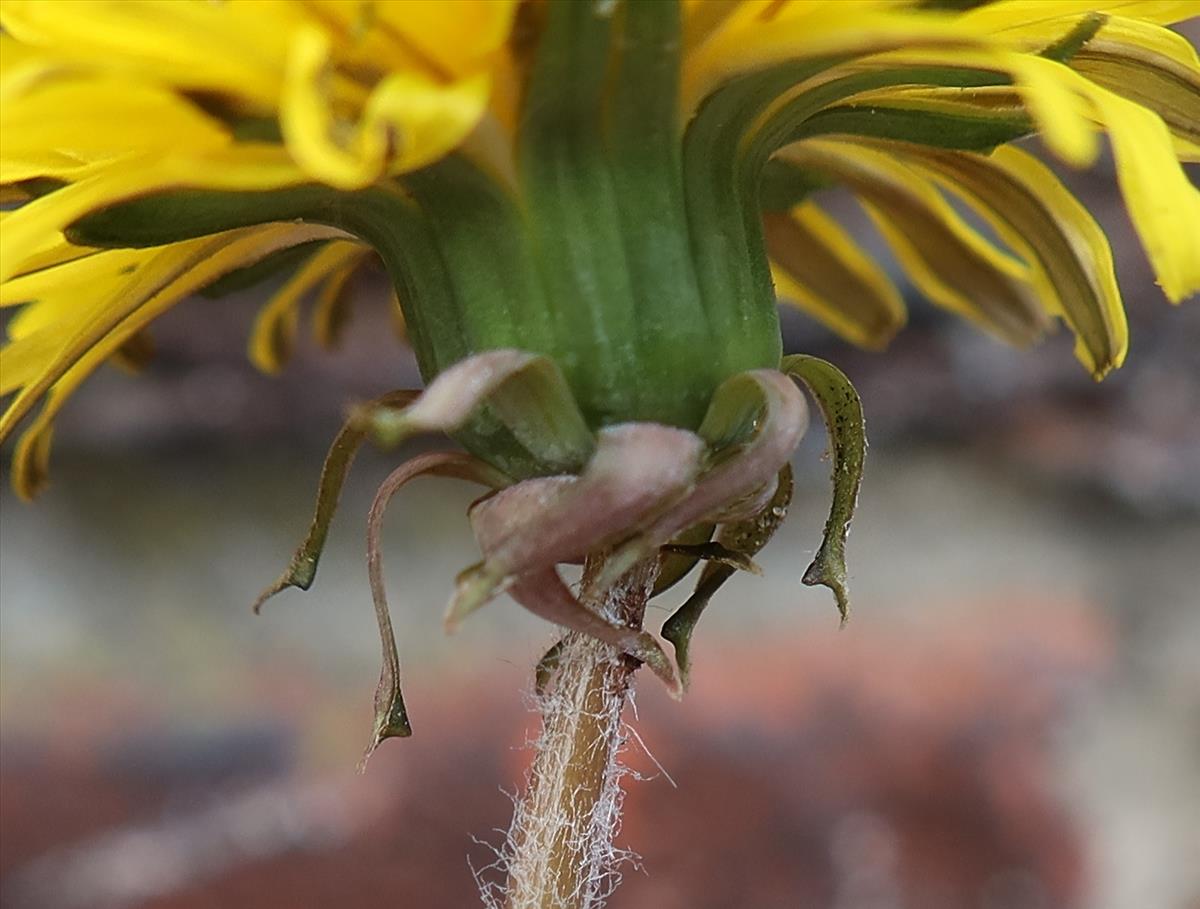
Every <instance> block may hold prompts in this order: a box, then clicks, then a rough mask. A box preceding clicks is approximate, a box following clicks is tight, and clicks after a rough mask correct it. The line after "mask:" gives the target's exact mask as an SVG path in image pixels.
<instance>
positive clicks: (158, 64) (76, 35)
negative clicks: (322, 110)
mask: <svg viewBox="0 0 1200 909" xmlns="http://www.w3.org/2000/svg"><path fill="white" fill-rule="evenodd" d="M306 21H308V17H307V16H306V15H305V13H304V11H303V8H302V6H301V5H300V4H291V3H285V2H279V0H225V2H222V3H192V2H180V0H55V2H53V3H47V2H44V0H5V2H4V3H3V4H2V5H0V24H3V27H4V29H5V31H7V32H8V33H9V34H11V35H13V36H14V37H16V38H17V39H18V40H20V41H22V42H24V43H26V44H30V45H34V46H40V47H44V48H46V49H47V50H50V51H61V52H64V53H66V54H68V55H72V56H74V57H76V58H78V59H89V58H90V59H92V60H98V61H104V62H105V63H106V64H107V65H109V66H111V67H113V68H114V69H117V70H123V71H126V72H132V73H136V74H139V75H143V76H150V77H153V78H155V79H157V80H161V81H164V82H166V83H168V84H170V85H175V86H180V87H183V88H188V89H203V90H210V91H219V92H223V93H226V94H229V95H231V96H233V97H237V98H246V99H250V100H253V101H256V102H258V103H260V104H263V105H269V104H273V102H274V100H275V98H276V97H277V96H278V92H279V86H280V84H281V82H282V77H283V62H284V60H285V58H286V48H287V39H288V36H289V35H290V34H291V32H292V31H293V30H294V29H296V28H297V27H299V26H300V25H301V24H303V23H304V22H306Z"/></svg>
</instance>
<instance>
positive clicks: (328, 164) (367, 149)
mask: <svg viewBox="0 0 1200 909" xmlns="http://www.w3.org/2000/svg"><path fill="white" fill-rule="evenodd" d="M331 55H332V45H331V43H330V41H329V39H328V37H327V36H326V35H325V34H324V33H323V32H321V31H320V30H318V29H315V28H310V29H305V30H303V31H302V32H301V33H300V34H299V35H297V37H296V39H295V41H294V43H293V46H292V54H291V57H290V59H289V63H288V73H287V83H286V86H285V89H284V95H283V99H282V102H281V112H280V125H281V126H282V128H283V133H284V138H285V139H286V141H287V144H288V147H289V149H290V150H291V152H292V154H293V155H295V157H296V160H297V161H299V162H300V164H301V166H303V167H304V168H305V169H307V170H308V171H309V172H310V173H312V174H313V175H314V176H316V177H318V178H319V179H321V180H323V181H325V182H326V183H329V184H331V185H333V186H337V187H339V188H342V189H357V188H361V187H363V186H366V185H367V184H368V183H370V182H371V181H372V180H375V179H376V178H378V177H379V176H380V175H381V174H382V173H383V171H384V169H385V168H386V167H387V166H388V165H389V160H388V159H389V154H390V156H391V158H392V160H391V162H390V163H391V165H392V167H393V168H394V169H395V170H410V169H412V168H416V167H420V166H422V165H424V164H428V163H430V162H431V161H434V160H436V159H437V158H440V157H441V156H443V155H445V154H446V153H447V152H449V151H451V150H452V149H453V148H454V147H455V146H457V145H458V144H460V143H461V142H462V141H463V140H464V139H465V138H466V136H467V135H468V134H469V133H470V132H471V131H472V130H473V129H474V128H475V125H476V124H477V123H478V122H479V120H480V119H481V118H482V116H483V114H484V111H485V110H486V109H487V101H488V91H489V77H488V75H487V74H486V73H478V74H476V75H473V76H469V77H467V78H464V79H462V80H458V81H455V82H452V83H451V84H449V85H443V84H442V83H440V82H438V81H436V80H435V79H433V78H431V77H429V76H426V75H424V74H421V73H418V72H398V73H393V74H391V75H389V76H388V77H387V78H386V79H384V80H383V81H382V82H381V83H380V84H379V85H378V86H377V87H376V88H375V90H374V91H373V92H372V93H371V97H370V99H369V100H368V102H367V106H366V109H365V110H364V112H363V115H362V118H361V120H359V121H358V122H356V123H351V122H347V121H345V120H342V119H340V118H339V117H338V115H337V113H336V111H335V106H334V105H333V104H332V103H331V100H332V99H331V96H330V88H329V86H330V69H331V67H332V64H333V61H332V56H331Z"/></svg>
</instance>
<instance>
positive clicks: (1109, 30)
mask: <svg viewBox="0 0 1200 909" xmlns="http://www.w3.org/2000/svg"><path fill="white" fill-rule="evenodd" d="M1071 68H1072V69H1074V70H1075V71H1076V72H1079V73H1082V74H1083V75H1084V76H1086V77H1087V78H1088V79H1090V80H1091V81H1092V82H1095V83H1097V84H1099V85H1102V86H1103V87H1104V88H1107V89H1109V90H1110V91H1112V92H1115V93H1116V94H1118V95H1121V96H1122V97H1124V98H1128V99H1129V100H1131V101H1135V102H1137V103H1138V104H1140V105H1142V106H1143V107H1146V108H1149V109H1150V110H1152V111H1154V112H1155V113H1156V114H1158V115H1159V116H1160V117H1162V118H1163V121H1164V122H1165V123H1166V124H1167V126H1168V127H1170V128H1171V130H1172V131H1173V132H1174V133H1175V134H1176V135H1180V136H1182V137H1184V138H1185V139H1187V140H1188V141H1189V142H1192V143H1195V142H1196V141H1198V140H1200V61H1198V60H1197V57H1196V51H1195V49H1194V48H1192V46H1191V45H1190V44H1188V42H1187V40H1186V39H1185V38H1183V36H1182V35H1177V34H1175V33H1174V32H1170V31H1167V30H1166V29H1163V28H1157V27H1155V26H1152V25H1147V24H1145V23H1142V22H1137V21H1136V20H1129V19H1116V20H1111V21H1109V22H1108V23H1106V25H1105V26H1104V28H1102V29H1101V30H1100V32H1099V33H1098V34H1097V35H1096V37H1095V38H1093V39H1092V40H1091V41H1089V42H1088V43H1087V45H1086V46H1085V47H1084V48H1083V50H1081V51H1080V52H1079V53H1078V54H1076V55H1075V56H1074V57H1073V58H1072V60H1071Z"/></svg>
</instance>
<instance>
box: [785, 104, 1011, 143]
mask: <svg viewBox="0 0 1200 909" xmlns="http://www.w3.org/2000/svg"><path fill="white" fill-rule="evenodd" d="M1032 132H1033V121H1032V120H1030V118H1029V117H1027V116H1025V115H1024V114H1011V115H996V114H987V113H984V112H982V111H981V112H979V113H977V114H976V113H969V112H964V113H962V114H955V113H947V112H945V111H939V110H927V109H921V108H906V107H888V106H885V105H878V104H873V105H861V106H859V105H846V106H844V107H833V108H829V109H828V110H823V111H821V113H819V114H816V115H814V116H812V117H810V118H809V119H808V120H806V121H805V122H804V123H803V124H802V125H801V126H800V127H799V128H798V129H796V130H795V131H794V132H793V133H792V134H791V137H790V138H791V139H792V140H793V141H795V140H798V139H804V138H807V137H809V136H821V135H833V134H837V133H845V134H848V135H852V136H867V137H870V138H874V139H893V140H898V141H901V142H915V143H917V144H920V145H931V146H933V147H935V148H948V149H954V150H957V151H974V152H989V151H991V150H992V149H994V148H995V147H996V146H998V145H1003V144H1004V143H1006V142H1012V141H1014V140H1015V139H1020V138H1021V137H1022V136H1027V135H1029V134H1031V133H1032Z"/></svg>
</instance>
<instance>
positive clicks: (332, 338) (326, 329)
mask: <svg viewBox="0 0 1200 909" xmlns="http://www.w3.org/2000/svg"><path fill="white" fill-rule="evenodd" d="M370 256H371V250H370V249H367V248H364V247H360V248H359V255H358V256H357V257H356V258H353V259H350V261H348V262H346V263H344V264H343V265H341V266H340V267H338V268H336V269H333V270H332V271H331V272H330V273H329V277H328V278H327V279H326V281H325V283H324V284H323V285H322V286H321V292H320V293H319V294H318V295H317V302H316V305H314V306H313V314H312V332H313V337H315V338H316V340H317V343H318V344H320V345H321V346H322V347H323V348H325V349H326V350H333V349H334V348H335V347H337V345H338V342H339V341H340V340H341V335H342V329H343V328H344V327H345V325H346V322H347V319H348V316H349V312H348V309H349V302H350V293H349V289H350V287H349V286H350V279H351V278H352V277H353V276H354V275H355V274H356V273H357V272H358V270H359V268H360V267H361V266H362V265H363V263H364V262H365V261H367V259H369V258H370Z"/></svg>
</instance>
